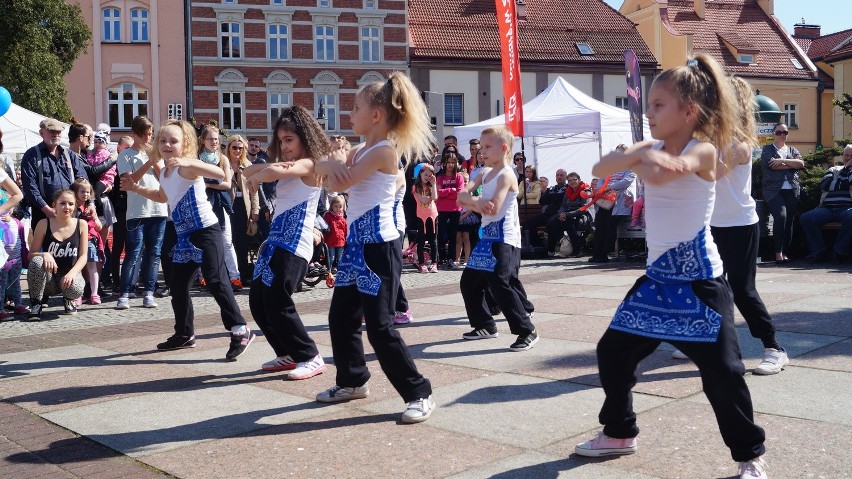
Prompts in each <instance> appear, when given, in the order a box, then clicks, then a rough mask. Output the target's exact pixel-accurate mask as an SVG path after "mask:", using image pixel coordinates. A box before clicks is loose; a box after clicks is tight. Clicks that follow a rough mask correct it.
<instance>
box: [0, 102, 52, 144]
mask: <svg viewBox="0 0 852 479" xmlns="http://www.w3.org/2000/svg"><path fill="white" fill-rule="evenodd" d="M45 118H47V117H46V116H44V115H39V114H38V113H35V112H32V111H30V110H27V109H26V108H23V107H20V106H18V105H16V104H14V103H13V104H12V105H11V106H10V107H9V111H7V112H6V114H5V115H3V116H1V117H0V130H2V131H3V153H5V154H7V155H11V156H13V157H14V155H15V154H17V153H20V154H23V153H24V152H25V151H27V150H28V149H30V148H31V147H33V146H35V145H38V144H39V143H41V141H42V140H41V135H39V133H38V125H39V123H41V121H42V120H44V119H45ZM63 125H65V129H64V130H63V131H62V144H63V145H68V125H67V124H64V123H63Z"/></svg>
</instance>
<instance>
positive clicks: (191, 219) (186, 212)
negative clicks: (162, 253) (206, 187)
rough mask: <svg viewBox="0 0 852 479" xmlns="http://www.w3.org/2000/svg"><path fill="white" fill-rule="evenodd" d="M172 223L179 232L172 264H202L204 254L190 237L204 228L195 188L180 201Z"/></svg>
mask: <svg viewBox="0 0 852 479" xmlns="http://www.w3.org/2000/svg"><path fill="white" fill-rule="evenodd" d="M172 222H173V223H174V225H175V231H176V232H177V237H178V240H177V244H176V245H175V247H174V250H173V253H172V254H173V257H172V262H174V263H189V262H193V263H198V264H201V261H202V256H203V255H202V254H201V250H200V249H198V248H197V247H196V246H195V245H194V244H192V242H191V241H190V240H189V236H190V235H191V234H192V233H194V232H196V231H198V230H200V229H202V228H204V225H203V224H202V223H201V217H200V216H198V202H197V201H196V200H195V186H192V187H191V188H189V189H188V190H187V191H186V194H184V195H183V198H181V199H180V201H178V203H177V205H176V206H175V209H174V210H173V211H172Z"/></svg>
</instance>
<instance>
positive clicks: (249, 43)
mask: <svg viewBox="0 0 852 479" xmlns="http://www.w3.org/2000/svg"><path fill="white" fill-rule="evenodd" d="M406 15H407V13H406V1H405V0H219V1H215V0H212V1H206V2H205V1H193V2H192V36H191V51H192V81H193V89H192V104H193V112H192V113H191V114H192V115H193V116H194V117H195V119H196V120H197V121H199V122H207V120H209V119H215V120H217V121H219V125H220V126H221V127H222V128H224V129H226V130H228V131H229V132H232V133H241V134H244V135H247V136H259V137H265V138H267V139H268V138H269V135H270V134H271V129H272V125H273V123H274V121H275V118H276V117H277V114H278V112H279V111H280V109H281V108H283V107H285V106H289V105H295V104H298V105H302V106H304V107H306V108H309V109H311V110H313V111H314V112H316V113H319V110H320V105H322V109H323V110H324V112H325V116H326V118H327V119H326V123H327V124H326V129H327V130H328V131H334V132H341V133H344V134H346V133H351V127H350V125H349V119H348V116H347V114H348V112H349V111H350V110H351V108H352V105H353V103H354V97H355V93H356V92H357V91H358V89H359V88H360V87H361V85H363V84H364V83H368V82H372V81H380V80H382V79H383V78H384V77H386V75H387V74H389V73H390V72H392V71H395V70H402V71H406V70H407V67H408V52H407V48H408V28H407V18H406Z"/></svg>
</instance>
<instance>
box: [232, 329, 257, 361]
mask: <svg viewBox="0 0 852 479" xmlns="http://www.w3.org/2000/svg"><path fill="white" fill-rule="evenodd" d="M255 337H256V336H255V334H254V333H253V332H251V330H250V329H247V330H246V333H245V334H231V345H230V346H229V347H228V352H227V353H225V359H227V360H228V361H236V360H237V357H239V355H241V354H243V353H244V352H245V350H246V348H248V347H249V345H250V344H251V343H252V341H254V338H255Z"/></svg>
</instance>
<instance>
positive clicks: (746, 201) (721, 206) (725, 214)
mask: <svg viewBox="0 0 852 479" xmlns="http://www.w3.org/2000/svg"><path fill="white" fill-rule="evenodd" d="M757 220H758V217H757V210H756V209H755V203H754V198H752V197H751V162H748V163H746V164H744V165H734V167H733V168H732V169H731V172H730V173H728V174H727V175H725V176H724V177H723V178H720V179H718V180H716V205H715V206H714V207H713V216H712V217H711V218H710V226H721V227H728V226H748V225H753V224H755V223H757Z"/></svg>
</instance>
